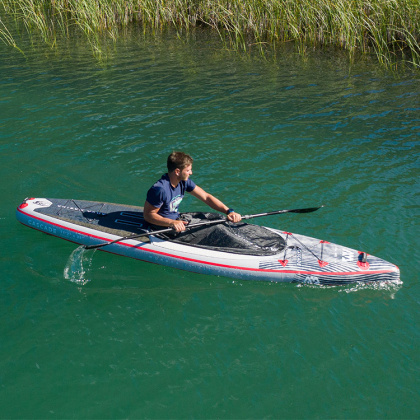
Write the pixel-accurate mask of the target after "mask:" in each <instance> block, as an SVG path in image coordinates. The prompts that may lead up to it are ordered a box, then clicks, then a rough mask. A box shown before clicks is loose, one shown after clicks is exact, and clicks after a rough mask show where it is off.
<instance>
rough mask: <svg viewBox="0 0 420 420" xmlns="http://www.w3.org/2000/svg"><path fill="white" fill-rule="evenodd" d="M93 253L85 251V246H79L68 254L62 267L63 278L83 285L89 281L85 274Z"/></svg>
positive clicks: (90, 264)
mask: <svg viewBox="0 0 420 420" xmlns="http://www.w3.org/2000/svg"><path fill="white" fill-rule="evenodd" d="M92 258H93V253H88V252H86V249H85V247H84V246H83V245H82V246H79V247H78V248H76V249H75V250H74V251H73V252H72V253H71V254H70V256H69V259H68V260H67V264H66V266H65V267H64V278H65V279H66V280H70V281H72V282H74V283H78V284H81V285H85V284H86V283H87V282H89V281H90V279H88V277H87V274H88V273H89V271H90V267H91V266H92Z"/></svg>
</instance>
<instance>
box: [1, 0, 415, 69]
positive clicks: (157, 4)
mask: <svg viewBox="0 0 420 420" xmlns="http://www.w3.org/2000/svg"><path fill="white" fill-rule="evenodd" d="M419 9H420V8H419V4H418V0H213V1H211V0H0V13H1V14H0V38H1V39H2V40H3V41H4V42H5V43H7V44H9V45H13V46H15V47H17V48H18V45H17V43H16V42H15V39H14V37H13V35H12V33H13V31H14V30H19V31H22V29H23V30H25V31H27V32H29V33H32V32H34V31H38V32H39V33H40V34H41V36H42V38H43V39H44V41H45V42H46V43H48V44H49V45H51V46H52V47H55V46H56V45H57V40H58V39H59V37H60V36H62V35H65V36H66V37H69V36H71V34H72V33H74V30H80V31H81V32H82V33H84V34H85V35H86V37H87V39H88V40H89V42H90V43H91V45H92V47H93V48H94V50H96V51H98V52H99V51H100V45H101V39H102V37H103V36H106V37H110V38H112V39H114V40H115V39H117V37H119V36H120V35H121V33H122V31H123V30H124V29H125V28H128V27H130V26H131V25H140V26H141V27H142V28H143V29H144V31H152V32H153V31H158V30H162V29H164V28H167V27H172V28H175V29H176V30H178V32H189V31H192V30H193V29H194V28H195V27H197V26H200V27H208V28H211V29H213V30H215V31H217V32H218V33H219V35H220V37H221V38H222V39H223V41H224V42H225V44H226V45H227V46H229V47H233V48H235V49H238V50H244V51H248V50H250V49H252V48H255V47H257V48H259V49H260V50H261V52H264V51H265V50H267V49H269V48H274V49H275V48H276V46H278V45H279V44H281V43H284V42H289V41H292V42H293V43H294V45H296V47H297V49H298V51H299V52H300V53H302V54H305V52H306V51H308V50H311V49H318V48H323V47H328V46H332V47H338V48H340V49H343V50H345V51H347V52H348V55H349V57H350V59H352V58H353V57H354V56H355V55H356V54H358V53H364V54H372V53H373V54H375V55H376V57H377V59H378V61H379V62H380V63H381V64H383V65H385V66H387V67H392V66H393V65H395V63H398V62H400V63H410V64H412V65H414V66H415V67H416V68H419V67H420V47H419V43H420V10H419ZM2 17H6V18H7V22H9V23H8V26H6V25H5V24H4V19H2ZM10 22H14V24H15V25H14V26H13V28H12V27H11V26H10Z"/></svg>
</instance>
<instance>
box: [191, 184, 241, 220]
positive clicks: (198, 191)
mask: <svg viewBox="0 0 420 420" xmlns="http://www.w3.org/2000/svg"><path fill="white" fill-rule="evenodd" d="M191 194H192V195H193V196H194V197H196V198H198V199H199V200H201V201H202V202H203V203H206V204H207V205H208V206H209V207H211V208H212V209H213V210H217V211H220V212H221V213H224V214H226V213H227V211H228V210H229V207H228V206H226V205H225V204H223V203H222V202H221V201H220V200H219V199H218V198H216V197H214V196H213V195H211V194H209V193H208V192H206V191H204V190H203V189H202V188H201V187H199V186H198V185H197V186H196V187H195V188H194V189H193V190H192V191H191ZM227 217H228V219H229V220H230V221H231V222H240V221H241V219H242V217H241V215H240V214H238V213H236V212H232V213H229V214H228V216H227Z"/></svg>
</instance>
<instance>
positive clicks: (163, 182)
mask: <svg viewBox="0 0 420 420" xmlns="http://www.w3.org/2000/svg"><path fill="white" fill-rule="evenodd" d="M169 183H170V181H169V177H168V174H164V175H162V176H161V178H160V179H159V180H158V181H156V182H155V183H154V184H153V185H152V188H165V187H167V186H168V185H169Z"/></svg>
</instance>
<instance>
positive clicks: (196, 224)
mask: <svg viewBox="0 0 420 420" xmlns="http://www.w3.org/2000/svg"><path fill="white" fill-rule="evenodd" d="M321 207H324V206H321ZM321 207H310V208H307V209H293V210H277V211H270V212H267V213H258V214H248V215H245V216H242V220H249V219H254V218H255V217H262V216H271V215H272V214H282V213H311V212H313V211H316V210H318V209H320V208H321ZM227 221H228V219H217V220H206V221H204V222H197V223H191V224H190V225H187V226H186V227H185V228H186V229H191V228H194V227H197V226H204V225H214V224H218V223H225V222H227ZM167 232H174V229H172V228H166V229H160V230H154V231H152V232H148V231H146V230H145V231H144V232H143V233H138V234H135V235H131V236H123V237H121V238H118V239H115V240H114V241H111V242H105V243H103V244H97V245H85V249H96V248H101V247H103V246H107V245H111V244H115V243H116V242H120V241H125V240H127V239H135V238H139V237H140V236H152V235H159V234H160V233H167Z"/></svg>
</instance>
